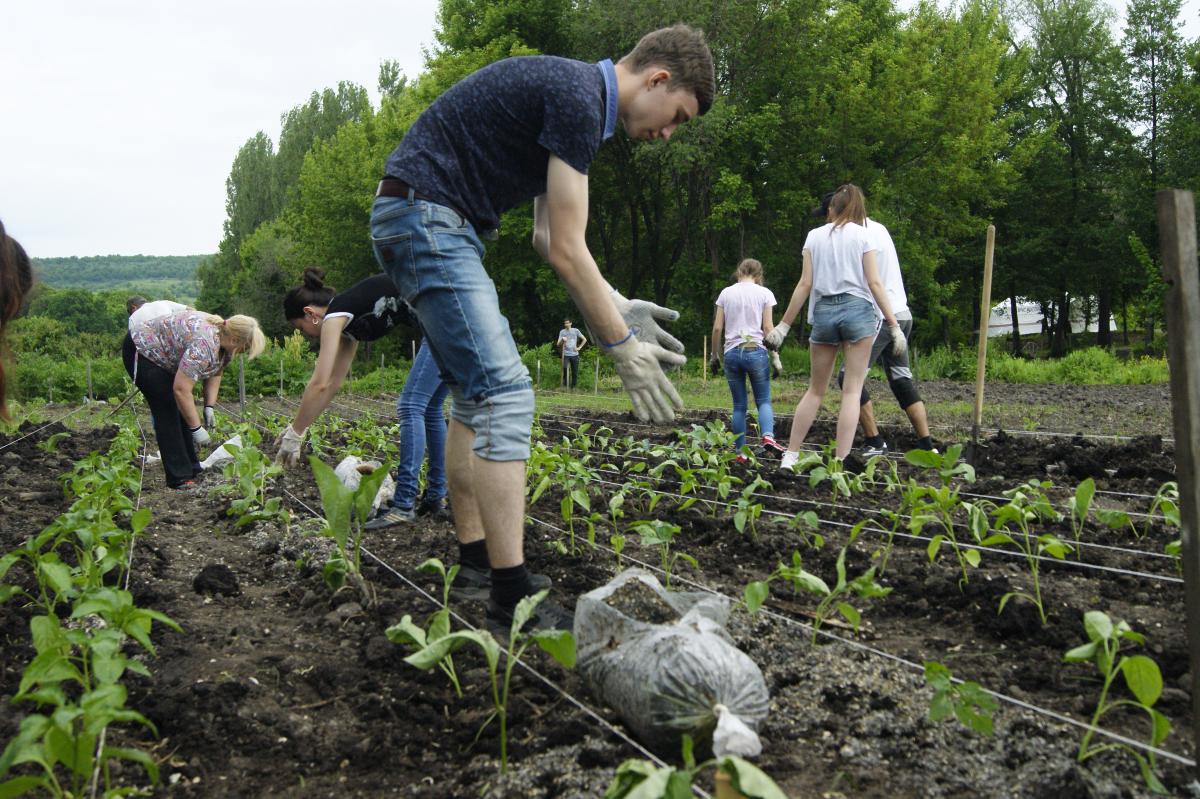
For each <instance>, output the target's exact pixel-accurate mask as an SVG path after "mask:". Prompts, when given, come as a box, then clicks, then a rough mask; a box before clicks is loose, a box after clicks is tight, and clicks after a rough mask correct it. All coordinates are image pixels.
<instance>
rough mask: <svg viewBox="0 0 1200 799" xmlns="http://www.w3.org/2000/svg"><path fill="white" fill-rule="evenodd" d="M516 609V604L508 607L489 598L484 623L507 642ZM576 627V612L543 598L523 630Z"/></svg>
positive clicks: (569, 629) (493, 633)
mask: <svg viewBox="0 0 1200 799" xmlns="http://www.w3.org/2000/svg"><path fill="white" fill-rule="evenodd" d="M514 610H516V607H515V606H514V607H511V608H506V607H504V606H502V605H499V604H497V603H496V601H495V600H492V599H489V600H488V603H487V615H486V616H485V617H484V625H485V626H486V627H487V631H488V632H490V633H491V634H492V635H493V636H495V637H496V638H497V639H499V640H501V641H505V642H507V641H508V634H509V632H511V631H512V623H513V611H514ZM574 627H575V614H574V613H572V612H571V611H569V610H567V609H566V608H564V607H562V606H560V605H558V604H556V603H554V602H552V601H551V600H549V599H543V600H542V601H541V602H540V603H538V606H537V607H536V608H534V609H533V615H532V616H530V617H529V621H527V622H525V627H524V628H523V632H528V631H530V630H566V631H568V632H571V631H572V630H573V629H574Z"/></svg>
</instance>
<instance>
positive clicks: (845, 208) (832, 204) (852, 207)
mask: <svg viewBox="0 0 1200 799" xmlns="http://www.w3.org/2000/svg"><path fill="white" fill-rule="evenodd" d="M829 215H830V216H831V217H832V219H831V220H830V221H831V222H833V229H834V230H837V229H838V228H840V227H841V226H842V225H844V224H846V223H847V222H854V223H855V224H857V225H862V224H866V221H867V201H866V199H865V198H864V197H863V193H862V189H860V188H859V187H858V186H855V185H854V184H853V183H847V184H845V185H842V186H838V190H837V191H835V192H834V193H833V198H832V199H830V201H829Z"/></svg>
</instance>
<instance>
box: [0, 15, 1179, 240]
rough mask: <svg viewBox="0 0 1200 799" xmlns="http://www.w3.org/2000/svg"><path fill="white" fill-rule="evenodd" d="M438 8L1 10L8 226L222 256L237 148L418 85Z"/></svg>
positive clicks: (48, 236) (35, 234) (42, 235)
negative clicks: (298, 115) (294, 113)
mask: <svg viewBox="0 0 1200 799" xmlns="http://www.w3.org/2000/svg"><path fill="white" fill-rule="evenodd" d="M631 1H632V0H631ZM909 4H910V3H908V2H905V3H903V5H909ZM1198 5H1200V0H1186V3H1185V6H1184V13H1183V18H1184V21H1185V26H1186V27H1185V29H1186V30H1187V31H1188V35H1189V36H1191V37H1195V36H1196V35H1197V33H1198V29H1200V24H1198V21H1197V7H1198ZM1118 7H1119V8H1121V7H1123V3H1119V5H1118ZM436 9H437V0H390V1H385V0H340V2H336V3H334V2H329V0H287V1H286V2H284V1H283V0H237V1H236V2H234V1H233V0H202V1H201V2H195V0H193V1H192V2H187V3H184V2H180V1H179V0H4V5H3V13H2V14H0V23H2V24H3V30H4V43H3V46H0V102H2V103H3V124H0V220H2V221H3V222H4V225H5V227H6V228H7V229H8V232H9V233H10V234H11V235H12V236H13V237H15V238H16V239H18V240H19V241H20V242H21V243H22V244H23V245H24V246H25V248H26V249H27V250H28V251H29V253H30V254H31V255H33V256H35V257H51V256H61V255H108V254H121V255H133V254H138V253H142V254H154V255H190V254H199V253H211V252H215V251H216V248H217V243H218V242H219V241H220V239H221V223H222V222H223V221H224V219H225V178H226V176H227V175H228V174H229V167H230V165H231V164H232V163H233V158H234V156H235V155H236V154H237V151H238V148H239V147H241V146H242V144H243V143H244V142H245V141H246V140H247V139H249V138H250V137H251V136H253V135H254V134H255V133H256V132H257V131H259V130H262V131H264V132H266V133H267V135H269V136H270V137H271V139H272V141H278V138H279V119H280V115H281V114H283V113H284V112H286V111H287V110H288V109H290V108H292V107H293V106H295V105H298V104H300V103H303V102H304V101H305V100H306V99H307V98H308V95H309V94H310V93H312V92H313V91H318V90H320V89H322V88H324V87H327V86H333V85H336V84H337V82H338V81H340V80H349V81H353V82H355V83H358V84H359V85H361V86H364V87H366V88H367V89H368V90H369V91H370V92H371V96H372V100H373V102H375V103H376V104H378V93H377V91H376V86H375V84H376V78H377V76H378V72H379V64H380V62H381V61H383V60H385V59H395V60H396V61H398V62H399V63H400V65H401V68H402V69H403V71H404V72H405V73H406V74H407V75H408V76H409V77H410V78H415V77H416V76H417V75H418V74H419V73H420V71H421V69H422V66H423V65H424V56H423V53H422V48H423V47H430V46H432V44H433V28H434V22H435V13H436Z"/></svg>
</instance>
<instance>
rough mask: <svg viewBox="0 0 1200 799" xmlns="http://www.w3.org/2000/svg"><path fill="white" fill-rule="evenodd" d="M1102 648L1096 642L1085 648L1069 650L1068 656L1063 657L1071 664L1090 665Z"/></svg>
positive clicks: (1079, 647) (1086, 645) (1085, 645)
mask: <svg viewBox="0 0 1200 799" xmlns="http://www.w3.org/2000/svg"><path fill="white" fill-rule="evenodd" d="M1099 646H1100V644H1099V643H1097V642H1096V641H1092V642H1091V643H1090V644H1084V645H1083V646H1077V647H1075V648H1074V649H1071V650H1068V651H1067V654H1065V655H1063V660H1065V661H1067V662H1069V663H1090V662H1091V660H1092V658H1094V657H1095V656H1096V649H1097V648H1098V647H1099Z"/></svg>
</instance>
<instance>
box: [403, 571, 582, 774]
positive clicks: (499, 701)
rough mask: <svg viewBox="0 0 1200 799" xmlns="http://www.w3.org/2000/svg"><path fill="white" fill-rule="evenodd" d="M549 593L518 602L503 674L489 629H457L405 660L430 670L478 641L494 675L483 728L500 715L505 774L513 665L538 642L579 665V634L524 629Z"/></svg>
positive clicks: (565, 663) (558, 657)
mask: <svg viewBox="0 0 1200 799" xmlns="http://www.w3.org/2000/svg"><path fill="white" fill-rule="evenodd" d="M548 593H549V592H548V591H539V592H538V593H536V594H534V595H533V596H527V597H525V598H524V599H522V600H521V601H520V602H518V603H517V607H516V610H515V611H514V612H513V622H512V628H511V629H510V630H509V637H508V659H507V660H506V661H505V665H504V673H503V675H501V673H500V652H501V649H500V644H498V643H497V642H496V639H495V638H493V637H492V635H491V633H489V632H487V631H486V630H457V631H454V632H451V633H448V634H447V635H444V636H442V637H440V638H438V639H436V640H432V641H427V643H426V645H425V646H424V647H423V648H421V649H419V650H418V651H416V652H414V653H413V654H411V655H409V656H408V657H406V658H405V659H404V662H405V663H408V664H410V665H412V666H416V667H417V668H418V669H421V670H422V671H429V670H430V669H432V668H434V667H435V666H438V665H439V664H441V663H442V661H443V660H444V659H445V658H446V657H447V656H448V655H449V654H450V653H451V652H454V651H455V650H457V649H459V648H460V647H462V646H464V645H466V644H475V645H476V646H478V647H479V648H480V649H481V650H482V651H483V656H484V658H485V659H486V660H487V664H488V675H489V676H490V677H491V683H492V703H493V705H494V706H495V711H494V712H493V713H492V715H491V716H489V717H488V719H487V720H486V721H484V722H483V727H481V728H480V732H482V731H483V729H484V728H486V727H487V725H488V724H490V723H491V721H492V719H493V718H495V719H499V721H500V773H501V774H504V773H506V772H507V771H508V699H509V686H510V684H511V682H512V671H513V666H515V665H516V663H517V661H518V660H520V659H521V656H522V655H524V654H525V650H526V649H528V648H529V647H530V645H532V644H534V643H536V644H537V645H538V646H539V647H541V649H542V650H543V651H545V652H546V653H547V654H549V655H550V656H551V657H552V658H554V659H555V660H556V661H558V662H559V663H560V664H562V665H563V666H564V667H566V668H568V669H570V668H574V666H575V638H574V637H573V636H572V635H571V634H570V633H569V632H567V631H566V630H533V631H532V632H529V633H525V632H523V629H524V627H525V624H526V622H528V621H529V619H530V617H531V616H532V615H533V611H534V609H535V608H537V605H538V603H539V602H541V601H542V600H543V599H545V598H546V595H547V594H548Z"/></svg>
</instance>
